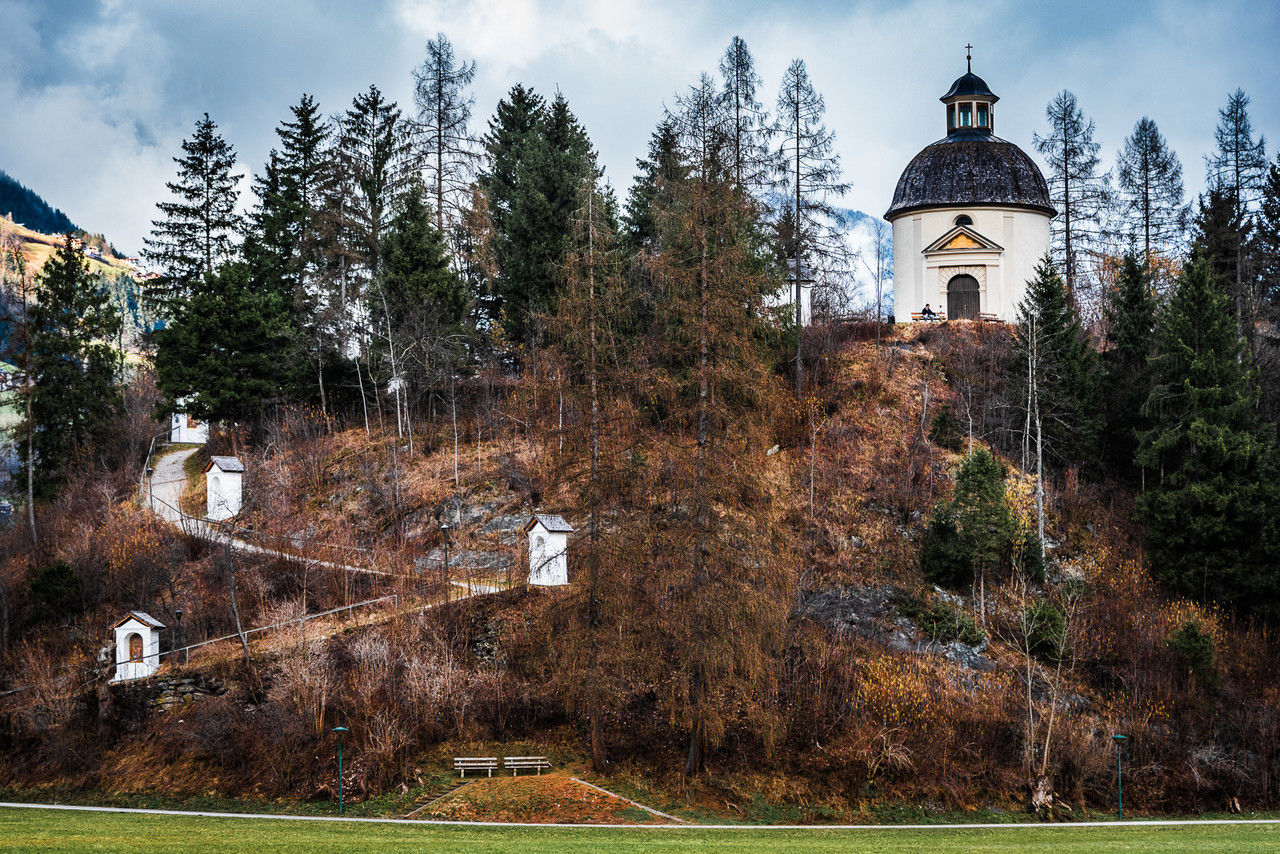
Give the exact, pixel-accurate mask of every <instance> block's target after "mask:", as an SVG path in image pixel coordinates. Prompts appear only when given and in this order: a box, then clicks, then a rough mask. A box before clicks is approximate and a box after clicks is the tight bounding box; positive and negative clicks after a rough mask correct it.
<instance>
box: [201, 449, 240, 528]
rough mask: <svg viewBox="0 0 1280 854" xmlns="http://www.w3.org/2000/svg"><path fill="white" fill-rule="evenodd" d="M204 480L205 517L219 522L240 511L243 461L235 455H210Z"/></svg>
mask: <svg viewBox="0 0 1280 854" xmlns="http://www.w3.org/2000/svg"><path fill="white" fill-rule="evenodd" d="M204 481H205V517H206V518H208V519H212V520H213V521H215V522H221V521H222V520H224V519H230V518H231V517H233V516H236V515H238V514H239V513H240V502H241V492H242V490H243V487H244V463H242V462H240V460H239V459H238V458H237V457H210V458H209V464H208V465H207V466H205V468H204Z"/></svg>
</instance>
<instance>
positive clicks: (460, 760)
mask: <svg viewBox="0 0 1280 854" xmlns="http://www.w3.org/2000/svg"><path fill="white" fill-rule="evenodd" d="M497 767H498V757H496V756H455V757H453V770H454V771H457V772H458V773H459V774H460V775H462V776H463V777H465V776H467V772H468V771H488V772H489V776H490V777H492V776H493V772H494V769H496V768H497Z"/></svg>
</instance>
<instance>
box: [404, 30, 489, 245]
mask: <svg viewBox="0 0 1280 854" xmlns="http://www.w3.org/2000/svg"><path fill="white" fill-rule="evenodd" d="M475 76H476V64H475V62H474V61H472V62H465V61H461V60H459V59H458V58H457V56H456V55H455V54H454V50H453V43H452V42H451V41H449V38H448V36H446V35H445V34H444V33H437V34H436V37H435V38H434V39H432V40H431V41H429V42H427V56H426V58H425V59H424V60H423V61H422V65H420V66H418V68H417V69H416V70H415V71H414V73H413V81H414V90H413V97H414V104H415V105H416V106H417V108H418V140H417V142H418V153H419V157H420V164H421V167H422V170H423V177H424V184H425V185H426V187H427V191H428V192H429V193H430V194H431V207H432V210H433V211H434V212H435V217H436V228H437V229H438V230H439V231H440V232H441V233H442V234H446V235H448V234H450V233H451V232H452V229H453V226H454V225H455V224H456V223H457V222H458V221H459V220H460V219H461V216H462V212H463V210H464V209H465V206H466V203H467V201H468V195H469V194H468V188H469V187H470V183H471V178H472V176H473V174H474V172H475V168H476V166H477V165H478V163H479V159H480V155H481V150H480V144H479V140H477V139H476V137H475V136H474V135H472V133H471V108H472V106H474V105H475V96H474V95H472V94H471V88H470V87H471V83H472V81H473V80H475Z"/></svg>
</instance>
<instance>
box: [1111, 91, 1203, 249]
mask: <svg viewBox="0 0 1280 854" xmlns="http://www.w3.org/2000/svg"><path fill="white" fill-rule="evenodd" d="M1116 185H1117V189H1118V194H1117V195H1118V197H1119V198H1118V201H1119V207H1120V214H1121V216H1122V218H1123V221H1124V225H1125V230H1126V231H1127V232H1128V234H1129V237H1130V239H1131V240H1133V241H1134V242H1135V243H1137V244H1138V245H1139V246H1140V247H1141V249H1142V260H1143V263H1144V264H1146V265H1147V266H1148V267H1150V266H1151V263H1152V253H1158V254H1161V255H1165V256H1173V255H1174V254H1176V252H1177V248H1178V242H1179V241H1180V240H1181V238H1182V235H1183V232H1184V230H1185V229H1186V225H1187V207H1186V204H1185V202H1184V200H1183V190H1182V163H1181V161H1179V160H1178V155H1176V154H1174V152H1173V151H1172V150H1171V149H1170V148H1169V144H1168V143H1167V142H1166V141H1165V138H1164V136H1163V135H1162V134H1161V133H1160V129H1159V128H1158V127H1156V123H1155V122H1153V121H1152V120H1151V119H1149V118H1147V117H1146V116H1143V117H1142V118H1141V119H1139V120H1138V123H1137V125H1135V126H1134V128H1133V133H1132V134H1130V136H1129V137H1128V138H1127V139H1126V140H1125V141H1124V148H1123V149H1122V150H1121V151H1120V154H1119V156H1118V157H1117V158H1116Z"/></svg>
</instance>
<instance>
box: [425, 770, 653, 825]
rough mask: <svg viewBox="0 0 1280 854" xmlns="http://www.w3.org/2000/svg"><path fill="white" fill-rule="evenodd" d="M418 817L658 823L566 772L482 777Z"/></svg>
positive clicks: (568, 822)
mask: <svg viewBox="0 0 1280 854" xmlns="http://www.w3.org/2000/svg"><path fill="white" fill-rule="evenodd" d="M418 817H419V818H438V819H454V820H465V821H521V822H550V823H554V824H576V823H593V824H644V823H649V824H652V823H655V822H658V821H660V820H659V819H657V818H655V817H654V816H652V815H650V814H649V813H647V812H645V811H644V810H641V809H638V808H636V807H634V806H632V805H631V804H629V803H627V802H626V801H624V800H622V799H621V798H615V797H613V796H612V795H607V794H605V793H604V792H600V791H597V790H595V789H591V788H589V787H587V786H584V785H582V784H581V783H578V782H577V781H575V780H573V779H572V778H571V776H570V774H569V773H568V772H567V771H552V772H550V773H545V774H542V775H532V774H531V775H528V776H522V777H493V778H481V779H480V780H477V781H476V782H475V783H472V784H471V785H469V786H467V787H465V788H463V789H461V790H459V791H458V793H457V794H456V795H453V796H451V797H448V798H446V799H445V800H443V801H441V802H440V803H438V804H435V805H434V806H432V807H431V808H430V809H429V810H424V811H423V812H422V813H419V815H418Z"/></svg>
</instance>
